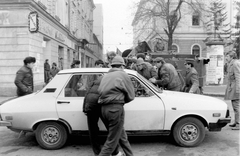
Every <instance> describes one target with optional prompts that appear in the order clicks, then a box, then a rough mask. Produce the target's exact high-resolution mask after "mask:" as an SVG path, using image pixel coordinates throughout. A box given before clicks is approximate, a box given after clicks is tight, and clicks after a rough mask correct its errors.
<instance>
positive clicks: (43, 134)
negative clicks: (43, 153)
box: [35, 122, 67, 150]
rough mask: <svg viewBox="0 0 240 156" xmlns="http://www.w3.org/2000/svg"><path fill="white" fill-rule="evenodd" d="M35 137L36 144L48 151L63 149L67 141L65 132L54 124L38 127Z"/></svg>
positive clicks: (60, 126) (47, 123) (43, 124)
mask: <svg viewBox="0 0 240 156" xmlns="http://www.w3.org/2000/svg"><path fill="white" fill-rule="evenodd" d="M35 136H36V140H37V142H38V144H39V145H40V146H41V147H42V148H44V149H48V150H55V149H59V148H61V147H63V146H64V145H65V143H66V141H67V131H66V129H65V128H64V126H63V125H61V124H58V123H56V122H44V123H41V124H39V125H38V127H37V129H36V131H35Z"/></svg>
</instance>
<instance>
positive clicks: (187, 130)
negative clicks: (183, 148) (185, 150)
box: [180, 125, 198, 141]
mask: <svg viewBox="0 0 240 156" xmlns="http://www.w3.org/2000/svg"><path fill="white" fill-rule="evenodd" d="M180 133H181V134H180V135H181V138H182V139H183V140H185V141H194V140H196V139H197V137H198V129H197V127H196V126H194V125H185V126H184V127H183V128H182V130H181V132H180Z"/></svg>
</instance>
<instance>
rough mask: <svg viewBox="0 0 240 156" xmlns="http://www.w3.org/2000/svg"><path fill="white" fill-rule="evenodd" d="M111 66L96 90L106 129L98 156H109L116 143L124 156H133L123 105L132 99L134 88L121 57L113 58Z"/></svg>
mask: <svg viewBox="0 0 240 156" xmlns="http://www.w3.org/2000/svg"><path fill="white" fill-rule="evenodd" d="M111 66H112V68H111V69H110V70H109V71H108V74H106V75H104V76H103V78H102V81H101V83H100V86H99V88H98V91H99V94H100V96H99V100H98V102H99V104H101V106H102V107H101V112H102V120H103V123H104V124H105V126H106V127H107V129H108V136H107V139H106V141H105V143H104V145H103V147H102V150H101V152H100V154H99V156H107V155H111V154H112V152H113V151H114V150H115V148H116V147H117V145H118V143H119V144H120V145H121V147H122V149H123V151H124V153H125V155H126V156H133V153H132V150H131V146H130V143H129V142H128V139H127V134H126V132H125V129H124V126H123V125H124V118H125V112H124V107H123V105H124V104H125V103H128V102H130V101H132V100H133V99H134V97H135V93H134V87H133V84H132V81H131V79H130V77H129V76H128V74H127V73H125V71H124V70H123V69H124V66H125V62H124V60H123V58H122V57H121V56H115V57H114V58H113V60H112V62H111Z"/></svg>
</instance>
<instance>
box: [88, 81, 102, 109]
mask: <svg viewBox="0 0 240 156" xmlns="http://www.w3.org/2000/svg"><path fill="white" fill-rule="evenodd" d="M101 80H102V77H99V78H98V79H97V80H95V81H93V82H92V84H91V85H90V88H89V89H88V91H87V93H86V95H85V98H84V101H83V112H84V113H88V112H90V111H94V110H97V109H99V108H100V105H99V104H98V98H99V96H100V95H99V93H98V88H99V85H100V82H101Z"/></svg>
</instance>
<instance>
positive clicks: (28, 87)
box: [14, 66, 34, 96]
mask: <svg viewBox="0 0 240 156" xmlns="http://www.w3.org/2000/svg"><path fill="white" fill-rule="evenodd" d="M14 83H15V85H16V86H17V95H18V96H23V95H27V94H30V93H32V92H33V90H34V88H33V73H32V69H30V68H28V67H27V66H23V67H21V68H20V69H19V70H18V71H17V73H16V78H15V81H14Z"/></svg>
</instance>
